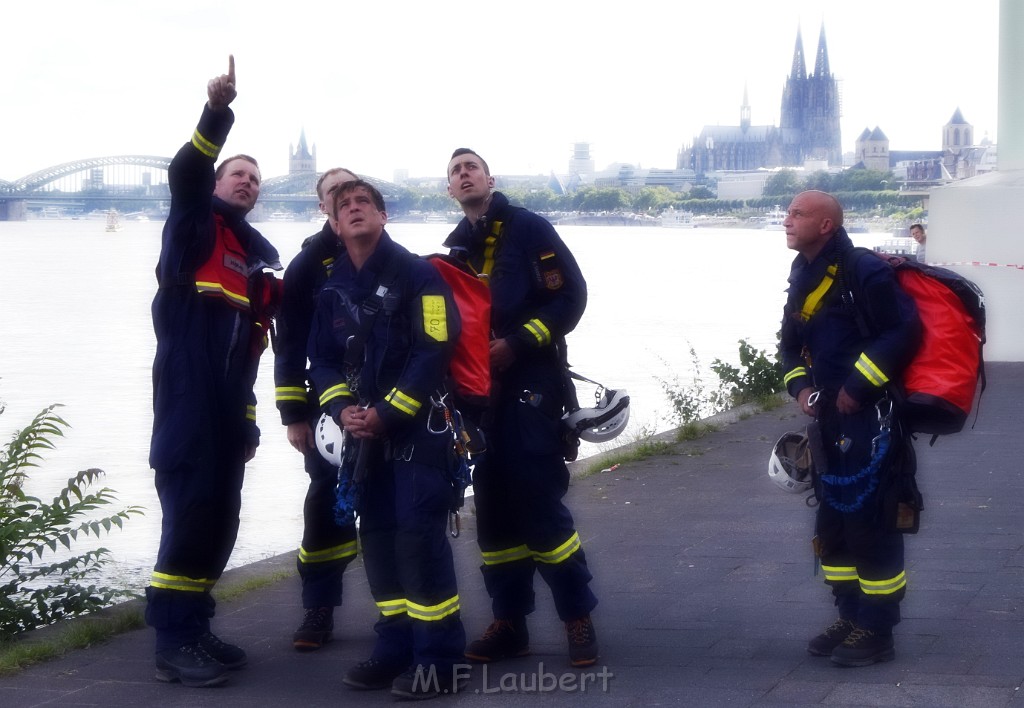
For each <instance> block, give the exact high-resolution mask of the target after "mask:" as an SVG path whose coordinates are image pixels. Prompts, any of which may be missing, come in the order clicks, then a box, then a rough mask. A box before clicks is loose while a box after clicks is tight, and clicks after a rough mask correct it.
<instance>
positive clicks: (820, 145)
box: [780, 24, 843, 165]
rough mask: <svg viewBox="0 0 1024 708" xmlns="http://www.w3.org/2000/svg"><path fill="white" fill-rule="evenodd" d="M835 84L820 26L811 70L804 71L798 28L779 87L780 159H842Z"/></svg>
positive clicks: (835, 161) (830, 161)
mask: <svg viewBox="0 0 1024 708" xmlns="http://www.w3.org/2000/svg"><path fill="white" fill-rule="evenodd" d="M839 114H840V107H839V84H838V82H837V81H836V79H835V76H834V75H833V74H832V71H831V68H830V66H829V61H828V45H827V43H826V42H825V25H824V24H822V26H821V34H820V36H819V38H818V51H817V53H816V54H815V58H814V73H813V74H811V75H810V76H808V75H807V64H806V61H805V59H804V43H803V36H802V33H801V31H800V30H799V29H798V30H797V33H796V48H795V49H794V50H793V68H792V70H791V71H790V74H789V77H788V78H787V79H786V85H785V87H784V88H783V90H782V118H781V121H780V126H781V128H782V140H783V162H784V164H787V165H801V164H803V162H804V161H805V160H826V161H828V164H830V165H841V164H842V162H843V153H842V145H841V140H840V133H839Z"/></svg>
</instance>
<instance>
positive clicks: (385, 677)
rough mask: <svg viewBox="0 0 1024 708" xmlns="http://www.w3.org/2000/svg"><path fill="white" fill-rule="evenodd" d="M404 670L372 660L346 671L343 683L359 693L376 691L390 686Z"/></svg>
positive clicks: (400, 667)
mask: <svg viewBox="0 0 1024 708" xmlns="http://www.w3.org/2000/svg"><path fill="white" fill-rule="evenodd" d="M404 670H405V667H404V666H399V667H396V666H394V665H392V664H387V663H385V662H383V661H380V660H379V659H373V658H371V659H367V660H366V661H360V662H359V663H358V664H356V665H355V666H353V667H352V668H351V669H349V670H348V671H346V672H345V676H344V677H343V678H342V679H341V682H342V683H343V684H345V685H346V686H348V687H349V688H355V689H357V690H359V691H376V690H378V689H381V688H387V687H388V686H390V685H391V682H392V681H394V680H395V677H396V676H398V675H399V674H400V673H402V671H404Z"/></svg>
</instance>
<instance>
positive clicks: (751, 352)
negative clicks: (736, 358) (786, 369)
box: [711, 339, 783, 406]
mask: <svg viewBox="0 0 1024 708" xmlns="http://www.w3.org/2000/svg"><path fill="white" fill-rule="evenodd" d="M739 344H740V365H739V367H736V366H733V365H732V364H727V363H726V362H724V361H722V360H721V359H715V360H714V361H713V362H712V363H711V370H712V371H714V372H715V373H716V374H718V378H719V380H720V381H721V384H722V388H723V389H724V390H725V392H726V394H727V396H728V399H729V405H730V406H740V405H743V404H744V403H755V402H759V401H762V400H764V399H765V398H768V397H769V396H771V395H773V394H775V393H778V392H779V391H781V390H782V387H783V386H782V364H781V363H780V362H779V360H778V356H773V357H771V358H769V356H768V353H767V352H764V351H760V350H758V349H755V348H754V347H752V346H751V345H750V344H749V343H748V342H747V341H746V340H745V339H741V340H740V342H739Z"/></svg>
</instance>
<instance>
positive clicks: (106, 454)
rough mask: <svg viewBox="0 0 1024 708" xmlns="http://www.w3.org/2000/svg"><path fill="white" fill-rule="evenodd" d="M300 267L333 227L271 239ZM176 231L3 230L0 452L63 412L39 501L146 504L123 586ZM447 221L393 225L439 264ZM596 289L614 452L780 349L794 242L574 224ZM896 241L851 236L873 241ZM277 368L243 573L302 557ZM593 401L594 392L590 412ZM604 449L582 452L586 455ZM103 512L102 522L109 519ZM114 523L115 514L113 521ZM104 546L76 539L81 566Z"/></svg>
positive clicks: (272, 231) (145, 526) (584, 369)
mask: <svg viewBox="0 0 1024 708" xmlns="http://www.w3.org/2000/svg"><path fill="white" fill-rule="evenodd" d="M256 226H257V227H258V228H259V229H260V230H261V231H262V232H263V234H264V235H265V236H266V237H267V238H268V239H270V241H271V242H272V243H274V244H275V245H276V246H277V248H278V249H279V251H280V253H281V258H282V263H285V264H287V263H288V262H289V261H290V259H291V258H292V257H293V256H294V255H295V253H296V252H297V251H298V249H299V247H300V245H301V243H302V240H303V239H304V238H305V237H306V236H308V235H309V234H310V233H313V232H314V231H316V230H318V229H319V224H311V223H301V222H268V223H262V224H257V225H256ZM161 228H162V224H161V223H160V222H156V221H150V222H141V221H126V222H125V223H124V224H123V229H122V230H121V231H120V232H116V233H107V232H106V231H105V223H104V222H100V221H90V220H81V221H72V220H37V221H26V222H3V221H0V401H3V402H5V403H6V410H5V412H4V413H3V414H2V415H0V439H2V441H3V442H4V443H6V442H7V441H8V440H9V439H10V437H11V435H12V434H13V433H14V432H15V431H16V430H18V429H21V428H23V427H24V426H25V425H27V424H28V423H29V422H30V421H31V419H32V418H33V416H35V414H36V413H38V412H39V411H40V410H42V409H43V408H44V407H46V406H48V405H50V404H52V403H61V404H63V408H61V409H60V415H61V416H62V417H64V418H65V419H66V420H67V421H68V423H70V425H71V428H70V429H69V430H68V431H67V432H66V435H65V437H64V438H63V439H61V440H60V441H59V443H58V446H57V449H56V450H53V451H49V452H48V453H47V455H46V458H45V460H44V462H43V463H42V466H41V467H40V468H38V469H36V470H34V471H32V473H31V476H30V481H29V483H28V485H27V490H26V491H27V492H28V493H29V494H32V495H35V496H40V497H43V498H50V497H52V495H53V494H54V493H55V492H56V491H57V490H59V489H60V488H61V487H62V486H63V484H64V482H65V480H66V479H67V478H68V477H71V476H72V475H73V474H74V473H75V472H77V471H78V470H81V469H85V468H89V467H98V468H100V469H102V470H104V471H105V472H106V476H105V477H104V478H103V479H102V484H103V485H105V486H108V487H110V488H112V489H114V490H116V492H117V497H118V499H119V502H120V503H122V504H124V505H128V504H134V505H139V506H142V507H145V509H146V513H145V516H136V517H133V518H132V519H131V520H130V521H129V522H128V523H127V524H126V526H125V530H124V531H123V532H117V531H115V532H114V533H113V534H111V535H109V536H105V537H103V541H102V543H103V545H104V546H106V547H107V548H109V549H110V551H111V553H112V559H113V560H112V562H111V564H110V566H109V567H108V568H107V569H105V570H104V580H105V581H109V584H117V585H132V586H136V587H142V586H144V585H145V584H146V583H147V582H148V575H149V572H150V570H151V569H152V565H153V561H154V559H155V556H156V548H157V543H158V540H159V528H160V506H159V503H158V501H157V498H156V493H155V491H154V489H153V480H152V471H151V470H150V469H149V465H148V462H147V459H148V448H149V437H150V431H151V427H152V384H151V378H150V375H151V365H152V361H153V353H154V351H155V347H156V343H155V339H154V336H153V328H152V321H151V319H150V303H151V301H152V298H153V294H154V291H155V286H156V280H155V276H154V267H155V265H156V261H157V257H158V255H159V250H160V230H161ZM451 228H452V227H451V226H450V225H447V224H404V223H403V224H398V223H396V224H393V225H391V226H390V228H389V229H388V231H389V233H390V234H391V235H392V237H394V238H395V239H396V240H397V241H398V242H400V243H402V244H403V245H405V246H406V247H407V248H409V249H410V250H412V251H414V252H417V253H424V254H425V253H432V252H436V251H438V250H440V244H441V242H442V241H443V240H444V238H445V237H446V236H447V234H448V232H449V231H450V229H451ZM559 232H560V234H561V235H562V238H563V239H564V240H565V241H566V243H567V244H568V245H569V247H570V248H571V249H572V251H573V253H574V254H575V256H576V258H577V260H578V261H579V263H580V266H581V268H582V269H583V273H584V275H585V276H586V278H587V282H588V285H589V304H588V307H587V312H586V314H585V315H584V317H583V321H582V322H581V323H580V325H579V327H578V328H577V329H576V331H574V332H573V333H572V334H571V335H570V336H569V338H568V343H569V359H570V362H571V363H572V365H573V367H574V369H575V370H576V371H577V372H579V373H581V374H583V375H585V376H587V377H588V378H591V379H594V380H596V381H600V382H602V383H604V384H606V385H607V386H609V387H611V388H626V389H627V390H628V391H629V394H630V397H631V417H630V423H629V427H628V429H627V431H626V432H625V433H624V434H623V435H622V436H620V437H619V438H617V439H616V440H615V441H614V443H609V444H607V445H606V446H607V447H613V446H615V445H619V444H622V443H624V442H628V441H630V440H634V439H636V438H637V437H639V436H641V435H643V434H644V433H645V432H659V431H662V430H666V429H668V428H669V427H671V419H670V412H671V410H670V407H669V404H668V402H667V399H666V397H665V395H664V392H663V390H662V385H661V383H660V382H659V379H662V380H666V379H672V378H674V377H678V378H679V379H680V380H681V381H682V382H684V383H687V382H690V381H692V378H693V372H694V368H693V363H692V357H691V354H690V349H691V348H692V349H693V350H694V351H695V352H696V354H697V356H698V358H699V361H700V362H701V367H702V369H703V371H704V374H705V375H706V376H709V377H711V379H712V381H713V379H714V377H713V374H712V373H711V371H710V369H709V368H708V364H710V362H711V361H713V360H714V359H716V358H720V359H723V360H725V361H728V362H730V363H733V364H738V355H737V348H738V342H739V340H740V339H745V340H747V341H748V342H750V343H751V344H752V345H753V346H755V347H757V348H758V349H769V350H774V347H775V343H776V332H777V331H778V328H779V318H780V314H781V308H782V304H783V300H784V297H783V291H784V288H785V285H786V275H787V274H788V269H789V263H790V261H791V260H792V257H793V252H792V251H789V250H787V249H786V247H785V234H784V233H782V232H781V231H756V230H745V229H692V230H676V229H663V228H658V227H615V226H565V227H561V228H559ZM884 236H885V235H884V234H854V240H855V242H857V243H858V245H872V244H873V243H877V242H879V241H881V240H882V238H884ZM271 357H272V354H271V353H270V352H267V353H266V354H265V355H264V358H263V360H262V365H261V367H260V376H259V379H258V381H257V383H256V394H257V397H258V399H259V402H260V405H259V406H258V412H257V422H258V423H259V426H260V428H261V430H262V432H263V438H262V445H261V446H260V448H259V452H258V453H257V456H256V458H255V460H254V461H253V462H251V463H250V464H249V465H248V467H247V472H246V481H245V487H244V490H243V502H242V523H241V528H240V531H239V536H238V543H237V545H236V547H235V551H234V554H233V555H232V557H231V561H230V564H229V566H230V567H234V566H238V565H243V564H246V563H252V562H254V561H257V560H260V559H262V558H265V557H269V556H272V555H276V554H279V553H282V552H285V551H289V550H292V549H295V548H296V547H297V546H298V543H299V540H300V537H301V532H302V499H303V496H304V494H305V488H306V481H307V477H306V475H305V473H304V472H303V470H302V459H301V457H300V456H299V455H298V453H296V452H295V451H294V450H293V449H292V448H291V447H290V446H289V445H288V444H287V442H286V440H285V435H284V428H283V427H282V426H281V424H280V418H279V417H278V415H277V411H276V409H275V408H274V384H273V366H272V358H271ZM591 396H592V388H590V387H588V386H585V385H580V386H579V397H580V403H581V404H582V405H584V406H586V405H588V401H589V400H591V398H590V397H591ZM599 449H600V448H598V447H596V446H593V445H588V444H584V447H583V448H582V451H581V453H582V455H583V456H586V455H590V454H593V453H594V452H596V451H597V450H599ZM101 511H102V510H101ZM108 513H109V512H108ZM91 547H93V546H92V545H91V542H89V541H86V542H83V541H81V540H80V541H79V543H78V544H77V545H76V546H73V548H74V549H75V550H77V551H78V552H82V551H84V550H86V549H87V548H91Z"/></svg>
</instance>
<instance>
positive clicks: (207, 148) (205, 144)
mask: <svg viewBox="0 0 1024 708" xmlns="http://www.w3.org/2000/svg"><path fill="white" fill-rule="evenodd" d="M192 145H193V146H195V149H196V150H198V151H199V152H201V153H203V154H204V155H206V156H207V157H212V158H213V159H214V160H216V159H217V156H218V155H220V150H221V147H222V146H221V145H214V144H213V143H211V142H210V141H209V140H207V139H206V138H204V137H203V135H202V133H200V132H199V129H198V128H196V129H195V131H194V132H193V133H192Z"/></svg>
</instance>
